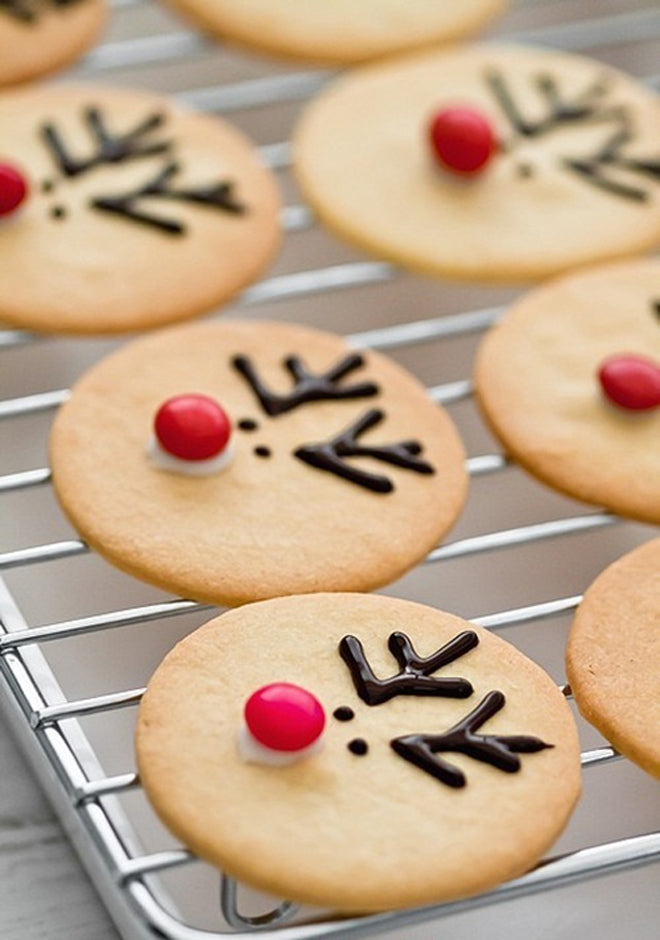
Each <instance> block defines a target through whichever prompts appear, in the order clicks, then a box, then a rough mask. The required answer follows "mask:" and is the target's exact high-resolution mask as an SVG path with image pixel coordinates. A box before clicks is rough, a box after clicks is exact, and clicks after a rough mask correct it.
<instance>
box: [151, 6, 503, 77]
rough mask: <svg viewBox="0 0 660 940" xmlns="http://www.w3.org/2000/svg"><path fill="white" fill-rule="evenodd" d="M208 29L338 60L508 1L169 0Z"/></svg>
mask: <svg viewBox="0 0 660 940" xmlns="http://www.w3.org/2000/svg"><path fill="white" fill-rule="evenodd" d="M169 2H170V4H171V6H173V7H174V8H175V9H176V10H178V11H180V12H181V13H183V14H185V15H186V16H188V17H190V19H191V20H193V21H194V22H195V23H197V24H198V25H199V26H201V27H202V28H203V29H205V30H207V31H208V32H210V33H212V34H214V35H217V36H219V37H221V38H223V39H227V40H230V41H233V42H238V43H240V44H241V45H245V46H247V47H249V48H253V49H256V50H257V51H259V52H266V53H272V54H275V55H281V56H286V57H290V58H294V59H305V60H307V61H313V62H325V63H330V64H341V63H351V62H360V61H363V60H366V59H374V58H377V57H378V56H384V55H391V54H392V53H394V52H403V51H404V50H406V49H414V48H416V47H418V46H424V45H430V44H432V43H437V42H444V41H447V40H452V39H457V38H458V37H460V36H465V35H467V34H469V33H472V32H474V31H476V30H477V29H479V28H480V27H481V26H482V25H484V24H485V23H487V22H488V21H489V20H490V19H491V18H493V17H494V16H496V15H497V14H498V13H499V12H501V11H502V10H503V9H504V8H505V6H506V5H507V0H462V2H461V3H438V2H437V0H359V2H358V3H356V2H355V0H332V3H328V2H327V0H305V2H304V3H300V0H241V2H240V3H235V2H233V0H169Z"/></svg>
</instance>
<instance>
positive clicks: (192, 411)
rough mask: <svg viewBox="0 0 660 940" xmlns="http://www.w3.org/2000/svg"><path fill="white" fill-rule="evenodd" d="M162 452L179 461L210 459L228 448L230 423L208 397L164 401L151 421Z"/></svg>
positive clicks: (221, 410) (216, 404) (180, 396)
mask: <svg viewBox="0 0 660 940" xmlns="http://www.w3.org/2000/svg"><path fill="white" fill-rule="evenodd" d="M154 430H155V433H156V437H157V438H158V442H159V444H160V446H161V447H162V448H163V450H166V451H167V452H168V453H169V454H173V455H174V456H175V457H179V458H180V459H182V460H209V459H210V458H211V457H217V456H218V454H220V453H221V452H222V451H223V450H224V448H225V447H226V445H227V442H228V441H229V436H230V434H231V422H230V421H229V418H228V417H227V414H226V413H225V411H224V410H223V409H222V408H221V407H220V405H219V404H218V403H217V401H215V400H214V399H213V398H209V397H208V396H207V395H192V394H191V395H177V396H175V397H174V398H170V399H168V400H167V401H166V402H164V403H163V404H162V405H161V406H160V408H159V409H158V412H157V413H156V418H155V421H154Z"/></svg>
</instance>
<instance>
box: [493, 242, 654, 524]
mask: <svg viewBox="0 0 660 940" xmlns="http://www.w3.org/2000/svg"><path fill="white" fill-rule="evenodd" d="M626 363H630V365H631V368H630V369H629V371H628V373H626V368H625V366H626ZM622 364H623V366H624V368H623V372H622V375H621V379H620V384H619V388H618V394H617V389H616V388H610V387H609V386H608V385H607V383H605V385H604V384H603V383H602V381H601V378H600V373H601V370H603V368H604V367H605V366H607V369H608V370H610V369H611V368H612V366H615V367H617V366H619V367H620V366H621V365H622ZM475 388H476V393H477V398H478V401H479V404H480V405H481V408H482V410H483V413H484V415H485V417H486V420H487V421H488V423H489V425H490V426H491V428H492V430H493V431H494V433H495V434H496V435H497V436H498V437H499V438H500V439H501V441H502V443H503V445H504V448H505V450H506V451H507V452H508V453H509V454H510V455H511V456H512V457H513V458H514V459H515V460H517V461H518V462H519V463H521V464H522V465H523V466H524V467H525V468H526V469H527V470H529V471H530V473H533V474H534V476H536V477H538V478H539V479H540V480H542V481H543V482H544V483H547V484H548V485H549V486H552V487H554V488H556V489H558V490H560V491H561V492H563V493H566V494H568V495H569V496H573V497H574V498H576V499H580V500H584V501H585V502H587V503H595V504H596V505H598V506H603V507H605V508H606V509H610V510H613V511H614V512H618V513H621V515H623V516H629V517H632V518H633V519H639V520H641V521H643V522H655V523H660V262H658V261H655V260H647V261H631V262H622V263H619V264H614V265H607V266H603V267H598V268H593V269H589V270H586V271H583V272H580V273H577V274H573V275H570V276H568V277H564V278H562V279H560V280H556V281H554V282H551V283H549V284H547V285H544V286H543V287H540V288H537V289H536V290H534V291H532V292H531V293H529V294H527V295H526V296H524V297H523V298H522V300H519V301H517V302H516V303H515V304H514V305H513V307H512V308H511V309H510V310H509V311H508V313H507V314H506V315H505V317H504V319H503V320H502V321H501V322H500V323H499V324H498V325H497V326H496V327H495V328H494V329H493V330H491V331H490V332H489V333H488V334H487V335H486V337H485V339H484V340H483V342H482V344H481V346H480V348H479V350H478V353H477V358H476V365H475ZM608 389H609V394H608ZM636 389H637V391H638V392H640V391H641V392H644V390H646V392H647V400H646V405H648V407H645V408H636V407H630V405H631V404H634V403H635V402H634V401H633V400H630V401H628V400H627V399H626V395H625V394H624V393H626V392H627V393H628V395H629V396H630V395H632V396H633V398H634V393H635V390H636ZM654 389H655V394H654ZM612 396H613V397H612ZM619 398H620V399H622V401H623V403H621V402H620V401H619V400H618V399H619Z"/></svg>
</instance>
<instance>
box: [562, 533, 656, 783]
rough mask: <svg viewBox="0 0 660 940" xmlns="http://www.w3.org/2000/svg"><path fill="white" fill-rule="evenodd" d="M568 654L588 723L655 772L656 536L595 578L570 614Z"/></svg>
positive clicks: (574, 686)
mask: <svg viewBox="0 0 660 940" xmlns="http://www.w3.org/2000/svg"><path fill="white" fill-rule="evenodd" d="M566 660H567V669H568V681H569V683H570V685H571V689H572V690H573V695H574V696H575V700H576V702H577V704H578V707H579V709H580V712H581V713H582V714H583V715H584V717H585V718H586V719H587V721H590V722H591V724H593V725H595V726H596V727H597V728H598V730H599V731H600V732H601V733H602V734H603V735H604V736H605V737H606V738H607V740H608V741H611V743H612V744H613V745H614V747H615V748H616V749H617V750H619V751H621V753H622V754H624V755H625V756H626V757H629V758H630V759H631V760H633V761H635V763H637V764H639V766H640V767H643V768H644V770H646V771H648V773H650V774H652V775H653V776H654V777H659V778H660V538H657V539H653V541H651V542H647V543H646V544H645V545H641V546H640V547H639V548H636V549H634V550H633V551H632V552H629V553H628V554H627V555H624V556H623V558H619V559H618V561H615V562H614V564H612V565H610V566H609V568H606V569H605V571H603V573H602V574H600V575H599V576H598V577H597V578H596V580H595V581H594V583H593V584H592V585H591V587H590V588H589V589H588V590H587V592H586V594H585V595H584V598H583V600H582V603H581V604H580V606H579V607H578V609H577V612H576V614H575V619H574V621H573V625H572V627H571V632H570V636H569V640H568V650H567V657H566Z"/></svg>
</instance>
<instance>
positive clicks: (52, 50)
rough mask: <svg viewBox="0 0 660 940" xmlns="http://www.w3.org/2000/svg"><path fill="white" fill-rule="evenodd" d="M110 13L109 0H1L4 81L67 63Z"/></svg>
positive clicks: (21, 79)
mask: <svg viewBox="0 0 660 940" xmlns="http://www.w3.org/2000/svg"><path fill="white" fill-rule="evenodd" d="M106 15H107V6H106V2H105V0H2V2H1V3H0V86H3V85H15V84H18V83H19V82H26V81H29V80H30V79H34V78H37V77H39V76H42V75H45V74H47V73H49V72H53V71H55V70H57V69H60V68H63V67H64V66H65V65H68V64H69V63H70V62H72V61H73V60H74V59H76V58H77V57H78V56H79V55H81V54H82V53H83V52H84V51H85V50H86V49H88V48H89V47H90V46H91V45H92V44H93V43H94V41H95V40H96V38H97V36H98V34H99V32H100V31H101V27H102V26H103V24H104V23H105V19H106ZM2 146H3V150H4V147H5V146H6V143H5V139H4V138H3V144H2Z"/></svg>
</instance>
